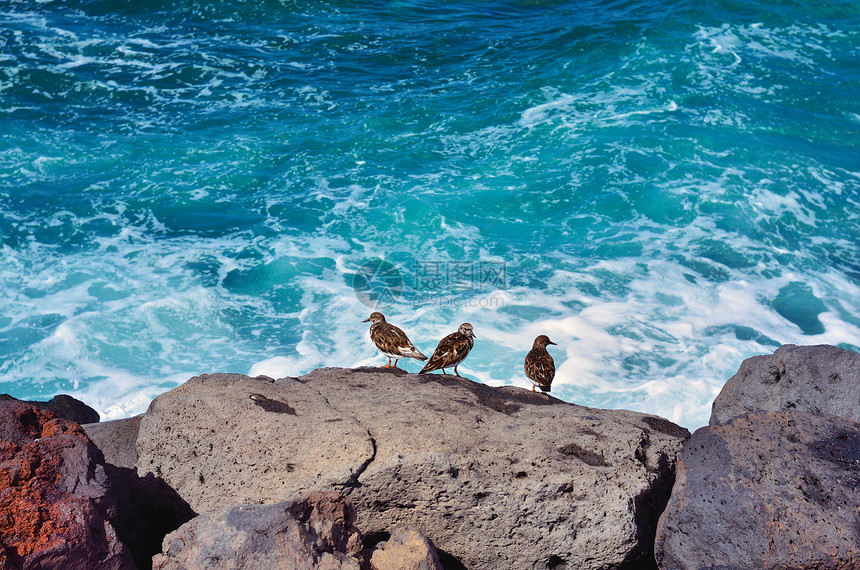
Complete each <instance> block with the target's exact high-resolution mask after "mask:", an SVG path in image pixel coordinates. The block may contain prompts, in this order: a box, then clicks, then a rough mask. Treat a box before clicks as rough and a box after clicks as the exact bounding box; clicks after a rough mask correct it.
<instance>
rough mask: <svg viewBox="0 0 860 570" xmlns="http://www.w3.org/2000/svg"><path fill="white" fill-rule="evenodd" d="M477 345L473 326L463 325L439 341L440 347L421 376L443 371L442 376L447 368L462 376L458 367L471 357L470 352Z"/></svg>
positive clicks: (423, 369) (434, 352) (425, 366)
mask: <svg viewBox="0 0 860 570" xmlns="http://www.w3.org/2000/svg"><path fill="white" fill-rule="evenodd" d="M474 345H475V333H474V332H472V325H470V324H469V323H463V324H462V325H460V328H459V329H458V330H457V332H455V333H451V334H449V335H448V336H446V337H445V338H443V339H442V340H440V341H439V346H437V347H436V350H434V351H433V356H431V357H430V360H429V361H428V362H427V364H425V365H424V368H422V369H421V372H419V374H423V373H424V372H432V371H433V370H442V374H447V373H446V372H445V369H446V368H450V367H451V366H453V367H454V374H456V375H457V376H460V373H459V372H457V365H458V364H460V363H461V362H463V360H465V359H466V357H467V356H468V355H469V351H470V350H472V347H473V346H474Z"/></svg>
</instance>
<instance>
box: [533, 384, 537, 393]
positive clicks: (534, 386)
mask: <svg viewBox="0 0 860 570" xmlns="http://www.w3.org/2000/svg"><path fill="white" fill-rule="evenodd" d="M536 387H537V386H536V385H535V384H532V392H534V391H535V388H536Z"/></svg>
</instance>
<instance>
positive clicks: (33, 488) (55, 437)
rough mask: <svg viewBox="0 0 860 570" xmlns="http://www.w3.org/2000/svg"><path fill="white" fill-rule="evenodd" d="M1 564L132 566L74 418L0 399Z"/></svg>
mask: <svg viewBox="0 0 860 570" xmlns="http://www.w3.org/2000/svg"><path fill="white" fill-rule="evenodd" d="M0 438H2V441H0V545H2V548H0V568H19V569H22V570H23V569H30V568H33V569H35V568H63V569H69V570H75V569H80V570H108V569H111V570H113V569H126V568H134V567H135V566H134V563H133V562H132V558H131V555H130V554H129V551H128V550H127V549H126V547H125V546H124V545H123V544H122V543H121V542H120V540H119V539H118V537H117V534H116V531H115V530H114V527H113V525H112V524H111V522H110V521H111V519H112V518H113V517H114V516H115V514H116V503H115V497H114V495H113V494H112V491H111V488H110V485H109V483H108V478H107V475H106V474H105V470H104V459H103V458H102V455H101V453H100V452H99V450H98V448H97V447H96V446H95V445H94V444H93V443H92V442H91V441H90V440H89V438H88V437H87V435H86V433H85V432H84V431H83V429H82V428H81V427H80V425H78V424H77V423H74V422H71V421H68V420H65V419H60V418H56V417H55V416H54V414H53V413H51V412H48V411H47V410H44V409H41V408H38V407H35V406H32V405H30V404H26V403H24V402H20V401H16V400H7V401H4V402H0Z"/></svg>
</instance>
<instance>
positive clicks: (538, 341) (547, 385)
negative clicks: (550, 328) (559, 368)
mask: <svg viewBox="0 0 860 570" xmlns="http://www.w3.org/2000/svg"><path fill="white" fill-rule="evenodd" d="M548 344H555V343H554V342H553V341H551V340H550V339H549V337H548V336H546V335H545V334H542V335H540V336H538V337H537V338H535V342H534V344H533V345H532V349H531V350H530V351H529V353H528V354H527V355H526V361H525V365H524V368H525V371H526V376H528V377H529V380H531V382H532V384H533V386H532V392H534V391H535V388H540V389H541V391H542V392H544V393H547V392H549V391H550V389H551V387H552V379H553V378H555V362H553V360H552V356H550V354H549V352H547V350H546V346H547V345H548Z"/></svg>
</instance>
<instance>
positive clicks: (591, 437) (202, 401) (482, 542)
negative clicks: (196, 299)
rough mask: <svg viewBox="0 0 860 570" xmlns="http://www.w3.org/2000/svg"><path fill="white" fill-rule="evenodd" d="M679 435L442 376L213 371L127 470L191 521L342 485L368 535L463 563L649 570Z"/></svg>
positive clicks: (188, 387)
mask: <svg viewBox="0 0 860 570" xmlns="http://www.w3.org/2000/svg"><path fill="white" fill-rule="evenodd" d="M252 395H254V397H253V398H251V396H252ZM688 437H689V432H687V430H684V429H682V428H680V427H678V426H676V425H675V424H672V423H671V422H669V421H667V420H664V419H662V418H658V417H654V416H648V415H645V414H640V413H634V412H628V411H620V410H619V411H607V410H597V409H591V408H585V407H582V406H576V405H573V404H568V403H565V402H562V401H559V400H556V399H554V398H551V397H548V396H546V395H543V394H538V393H532V392H529V391H527V390H523V389H519V388H514V387H503V388H492V387H489V386H486V385H483V384H478V383H475V382H471V381H469V380H466V379H461V378H456V377H453V376H443V375H428V374H425V375H417V374H407V373H406V372H405V371H403V370H398V369H393V370H381V369H357V370H349V369H322V370H318V371H314V372H312V373H311V374H308V375H307V376H304V377H302V378H299V379H296V378H284V379H280V380H277V381H274V380H271V379H269V378H257V379H252V378H248V377H245V376H239V375H224V374H217V375H210V376H201V377H197V378H193V379H191V380H189V381H188V382H187V383H185V384H184V385H182V386H180V387H179V388H177V389H175V390H172V391H170V392H167V393H165V394H162V395H161V396H159V397H158V398H156V400H155V401H153V403H152V405H151V406H150V409H149V411H148V412H147V414H146V415H145V417H144V418H143V420H142V422H141V426H140V435H139V437H138V446H137V451H138V463H137V466H138V470H139V472H140V473H141V474H142V475H143V474H146V473H152V474H153V475H155V476H157V477H163V478H164V480H165V481H166V482H167V483H168V484H169V485H171V487H173V488H174V489H176V490H177V492H178V493H179V494H180V495H181V496H182V497H183V499H185V500H186V501H188V503H189V504H190V505H191V507H192V508H193V509H194V510H196V511H197V512H207V511H212V510H214V509H217V508H219V507H222V506H227V505H234V504H240V503H274V502H277V501H281V500H284V499H285V498H286V497H287V496H288V495H290V494H292V493H293V492H295V491H300V490H303V489H333V490H338V491H342V492H343V493H345V494H348V495H349V496H350V498H351V500H352V501H353V504H354V505H355V507H356V510H357V512H358V526H359V528H361V529H362V530H363V531H364V532H365V533H366V534H371V535H374V534H379V535H382V534H385V533H389V532H390V531H391V530H392V529H393V528H395V527H397V526H406V527H410V528H414V529H417V530H420V531H422V532H423V533H424V534H425V535H427V536H428V537H429V538H430V539H431V540H432V541H433V543H434V544H435V545H436V546H437V547H438V548H440V549H441V551H443V552H441V554H442V555H443V558H444V557H445V556H451V557H454V558H456V559H457V560H459V561H460V562H461V563H462V564H464V565H465V566H466V567H468V568H472V569H481V568H492V569H496V568H512V569H515V568H528V569H530V570H532V569H540V568H564V567H567V568H570V569H573V568H576V569H590V568H618V567H631V568H632V567H642V566H643V565H647V564H648V561H649V560H650V563H651V564H652V565H653V558H652V555H653V553H652V550H651V548H652V540H653V536H654V533H655V531H656V520H657V517H658V516H659V513H660V512H661V511H662V508H663V506H664V505H665V503H666V501H667V500H668V496H669V493H670V490H671V486H672V482H673V479H674V464H675V461H676V458H677V456H678V454H679V453H680V450H681V449H682V447H683V444H684V442H685V441H686V439H687V438H688Z"/></svg>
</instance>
